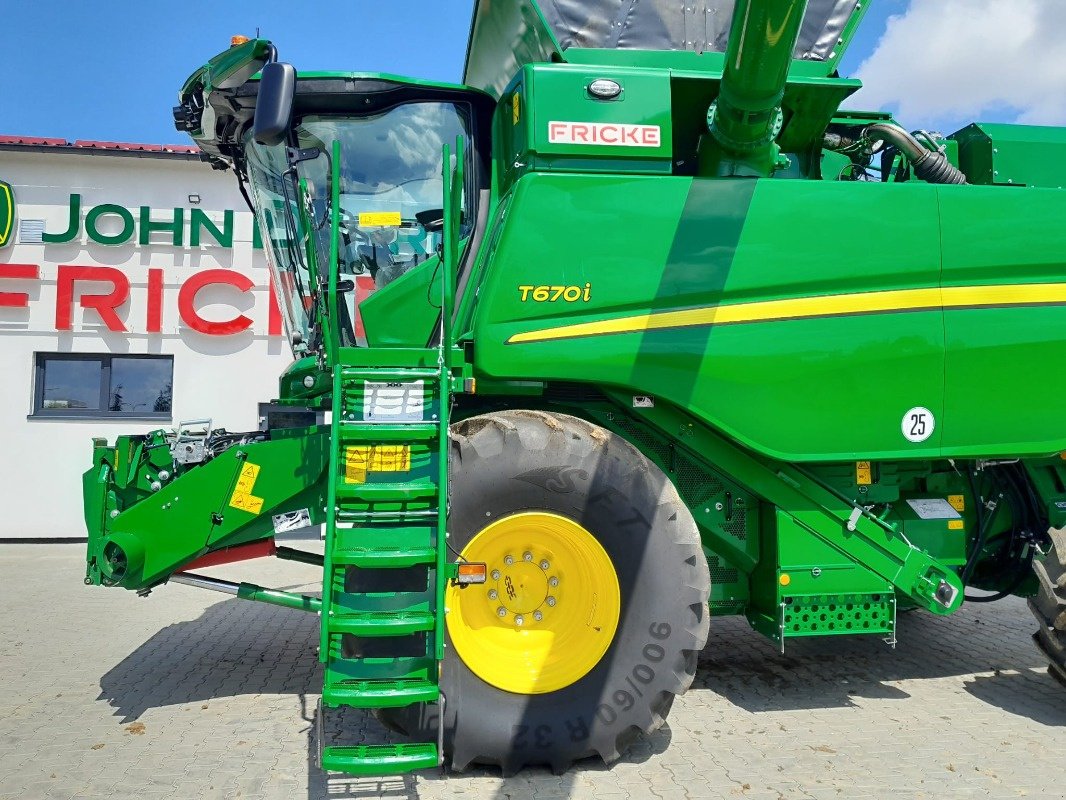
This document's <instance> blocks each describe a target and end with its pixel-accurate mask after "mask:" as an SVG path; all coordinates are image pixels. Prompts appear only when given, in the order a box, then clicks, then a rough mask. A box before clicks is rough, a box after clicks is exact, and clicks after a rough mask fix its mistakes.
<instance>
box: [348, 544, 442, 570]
mask: <svg viewBox="0 0 1066 800" xmlns="http://www.w3.org/2000/svg"><path fill="white" fill-rule="evenodd" d="M436 559H437V551H436V550H435V549H434V548H432V547H404V548H398V547H397V548H392V547H389V548H385V547H363V548H359V549H357V550H335V551H334V552H333V564H334V566H338V567H344V566H350V567H362V568H363V569H401V568H403V567H413V566H415V565H417V564H432V563H433V562H434V561H436Z"/></svg>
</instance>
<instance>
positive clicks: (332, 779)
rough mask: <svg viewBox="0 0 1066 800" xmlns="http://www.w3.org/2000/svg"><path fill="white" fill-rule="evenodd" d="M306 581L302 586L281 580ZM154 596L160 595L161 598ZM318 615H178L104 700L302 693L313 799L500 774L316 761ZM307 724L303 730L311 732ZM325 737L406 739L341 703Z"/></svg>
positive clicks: (655, 748) (295, 732) (515, 787)
mask: <svg viewBox="0 0 1066 800" xmlns="http://www.w3.org/2000/svg"><path fill="white" fill-rule="evenodd" d="M278 588H283V589H297V588H299V587H295V586H294V587H278ZM153 599H154V598H153ZM318 631H319V628H318V617H317V616H315V615H312V614H304V613H301V612H298V611H292V610H289V609H283V608H277V607H274V606H268V605H264V604H261V603H250V602H247V601H244V600H236V599H232V600H223V601H221V602H218V603H215V604H213V605H211V606H209V607H208V608H206V609H205V610H204V611H203V613H202V614H201V615H200V616H199V617H197V618H196V619H193V620H188V621H183V622H177V623H174V624H173V625H168V626H167V627H165V628H163V629H162V630H160V631H159V632H158V633H155V634H154V635H153V636H152V637H151V638H150V639H148V640H147V641H145V642H144V643H143V644H141V645H140V646H139V647H138V648H137V649H136V650H135V651H134V652H132V653H130V655H128V656H127V657H126V658H124V659H123V660H122V661H121V662H119V663H118V664H117V665H115V667H113V668H112V669H111V670H109V671H108V672H107V673H106V674H105V675H104V676H103V677H102V678H101V679H100V695H99V697H98V698H97V699H98V700H105V701H107V702H108V703H109V704H110V705H111V707H112V708H113V709H114V710H115V714H116V715H117V716H119V717H121V720H122V723H123V724H125V723H129V722H133V721H136V720H137V719H138V718H139V717H140V716H141V715H142V714H144V713H145V711H147V710H148V709H153V708H159V707H164V706H172V705H183V704H196V703H208V702H210V701H211V700H216V699H220V698H226V697H237V696H240V695H258V694H262V695H292V696H294V697H298V698H299V701H300V708H301V712H300V716H301V718H302V719H303V724H302V725H300V724H299V723H294V725H293V729H292V732H291V735H292V736H293V737H294V738H295V737H297V736H299V735H301V733H303V735H305V736H306V737H307V787H308V797H309V798H353V799H354V798H369V797H384V798H405V799H407V798H409V799H410V800H415V799H416V798H418V797H419V792H418V785H419V784H424V783H435V782H438V781H456V780H463V779H464V778H469V777H479V776H480V777H489V778H496V779H498V778H499V775H500V773H499V770H498V769H496V768H483V767H478V768H473V769H470V770H468V771H467V772H464V773H458V774H452V773H448V774H441V773H439V772H437V771H427V772H425V773H421V774H419V775H418V776H417V778H416V777H415V776H405V777H396V778H354V777H351V776H344V775H337V774H326V773H323V772H322V771H321V770H319V769H318V767H317V766H316V755H317V746H318V745H317V742H316V741H315V718H314V715H315V707H316V705H317V702H318V695H319V693H320V692H321V688H322V668H321V665H320V664H319V663H318V656H317V652H316V648H317V637H318ZM301 729H302V731H301ZM324 734H325V736H324V738H325V739H326V741H327V743H329V744H384V743H388V742H394V741H403V738H402V737H400V736H399V735H398V734H394V733H392V732H391V731H389V730H388V729H386V728H385V727H384V725H382V724H381V723H380V722H378V720H376V719H375V718H373V717H372V716H371V715H370V714H369V713H367V712H364V711H361V710H359V709H337V710H333V711H330V712H329V713H328V714H327V719H326V725H325V729H324ZM671 735H672V734H671V731H670V727H669V725H664V726H663V727H662V728H660V729H659V730H657V731H655V732H654V733H652V734H651V735H650V736H646V737H643V738H641V739H639V740H638V741H637V742H636V743H635V744H634V745H633V747H632V748H631V749H630V750H629V752H627V753H626V755H625V756H623V758H622V763H630V764H640V763H643V762H645V761H647V760H648V759H649V758H651V757H652V756H654V755H658V754H661V753H663V752H664V751H665V750H666V749H667V748H668V747H669V744H670V739H671ZM605 769H606V767H604V765H603V764H602V762H600V761H599V759H586V760H585V761H582V762H579V763H578V764H577V765H576V766H574V767H572V768H571V769H570V770H569V771H568V772H567V773H566V774H564V775H561V776H558V775H553V774H552V773H551V771H550V770H548V769H544V768H527V769H525V770H523V771H522V772H521V773H519V774H518V775H517V776H515V777H513V778H509V779H508V781H507V784H506V786H507V789H506V790H504V789H502V788H501V789H500V790H499V792H497V793H496V797H498V798H499V800H505V798H517V797H527V796H532V795H533V794H534V793H536V792H540V793H542V794H543V793H545V792H547V793H548V794H550V795H551V796H556V797H566V796H568V795H569V793H570V792H569V789H570V787H572V786H573V784H574V782H575V780H576V776H577V775H579V774H581V773H582V772H587V771H603V770H605Z"/></svg>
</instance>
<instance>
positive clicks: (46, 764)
mask: <svg viewBox="0 0 1066 800" xmlns="http://www.w3.org/2000/svg"><path fill="white" fill-rule="evenodd" d="M315 544H316V543H314V542H303V543H301V546H303V547H308V548H310V547H313V546H315ZM83 553H84V549H83V547H82V546H80V545H57V544H48V545H15V544H6V545H0V587H3V589H2V592H3V593H2V597H3V607H4V616H3V619H2V620H0V676H3V680H2V682H0V800H8V798H11V800H15V799H16V798H19V799H22V798H25V800H30V799H31V798H47V799H48V800H52V798H62V799H63V800H66V798H73V797H78V798H96V797H109V798H152V797H166V798H186V797H188V798H220V799H221V798H237V797H239V798H264V800H273V798H279V799H280V798H286V799H288V798H313V799H316V800H317V798H330V800H340V799H344V798H370V797H384V798H397V800H416V799H417V800H432V798H469V799H470V800H482V798H483V799H484V800H519V799H520V798H545V800H547V798H562V797H571V798H590V799H592V800H625V799H626V798H633V800H640V799H642V798H662V799H663V800H675V799H676V800H701V799H702V798H728V799H729V800H732V798H742V799H743V800H757V799H759V798H770V799H772V800H782V798H784V799H786V800H793V798H795V799H796V800H800V799H806V800H810V799H811V798H815V799H816V800H821V798H832V799H833V800H861V799H862V798H888V797H892V798H911V797H913V798H930V800H933V799H934V798H935V800H944V798H952V799H954V798H1018V797H1031V798H1058V797H1062V796H1064V795H1066V758H1064V757H1063V755H1064V751H1066V689H1063V688H1062V687H1061V686H1059V685H1058V684H1056V683H1055V682H1054V681H1053V680H1052V679H1051V678H1050V677H1049V676H1048V675H1047V673H1046V671H1045V669H1044V664H1043V663H1042V661H1041V658H1040V656H1039V654H1038V653H1037V651H1036V649H1035V647H1033V645H1032V642H1031V641H1030V639H1029V636H1030V634H1031V632H1032V629H1033V627H1034V623H1033V621H1032V618H1031V616H1030V614H1029V611H1028V610H1027V609H1026V607H1025V603H1024V602H1023V601H1021V600H1016V599H1010V600H1005V601H1003V602H1001V603H994V604H989V605H983V606H982V605H970V606H967V607H965V608H964V609H963V610H962V611H960V612H959V613H958V614H956V615H955V616H954V617H951V618H939V617H934V616H933V615H931V614H925V613H921V612H915V613H910V614H904V615H901V617H900V620H899V626H898V637H899V643H898V645H897V647H896V648H895V649H892V648H890V647H889V646H888V645H886V644H885V643H884V642H882V641H881V640H879V639H877V638H873V637H871V638H861V637H851V638H845V637H840V638H827V639H813V640H801V641H798V642H790V643H789V645H788V647H787V650H786V652H785V654H784V655H781V654H780V653H779V652H777V650H776V649H775V648H774V646H773V645H772V644H771V643H770V642H768V641H766V640H764V639H763V638H762V637H760V636H759V635H758V634H756V633H754V632H752V631H751V630H750V629H749V628H748V626H747V624H746V623H745V622H744V621H743V620H742V619H738V618H726V619H713V620H712V625H711V638H710V641H709V642H708V644H707V647H706V649H705V650H704V652H703V653H702V654H701V656H700V660H699V671H698V673H697V676H696V681H695V683H694V685H693V688H692V690H691V691H690V692H689V693H688V694H687V695H685V696H684V697H681V698H678V700H677V701H676V702H675V703H674V707H673V711H672V712H671V715H670V718H669V721H668V723H667V726H666V727H664V728H663V729H661V730H659V731H656V732H655V733H653V734H652V735H651V736H649V737H647V739H646V740H644V741H641V742H638V743H637V746H635V747H634V749H633V750H632V751H631V752H630V753H629V754H628V755H627V756H626V757H625V758H624V759H623V760H622V761H621V762H620V763H618V764H617V765H615V767H614V768H613V769H606V768H604V767H603V765H602V764H598V763H595V762H588V763H582V764H580V765H578V766H576V767H574V768H573V769H571V770H570V771H569V772H567V773H566V774H565V775H563V776H555V775H552V774H551V773H550V772H548V771H547V770H544V769H527V770H524V771H523V772H521V773H520V774H519V775H517V776H514V777H512V778H508V779H503V778H501V777H500V775H499V773H498V771H495V770H491V769H475V770H472V771H470V772H467V773H464V774H461V775H454V774H449V775H443V776H442V775H440V774H439V773H438V772H437V771H430V772H427V773H425V774H420V775H417V776H407V777H403V778H351V777H345V776H339V775H331V776H327V775H324V774H322V773H321V772H320V771H319V770H318V769H317V768H316V767H315V766H314V765H313V757H314V741H313V731H314V725H313V715H314V708H315V704H316V702H317V699H318V691H319V689H320V687H321V671H320V668H319V665H318V661H317V656H316V651H315V647H316V644H317V638H316V634H317V630H318V625H317V618H316V617H314V616H311V615H305V614H301V613H299V612H295V611H289V610H286V609H280V608H274V607H272V606H266V605H260V604H255V603H247V602H244V601H241V600H236V599H232V598H229V597H227V596H226V595H221V594H215V593H210V592H205V591H202V590H197V589H194V588H192V587H187V586H178V585H173V586H165V587H162V588H160V589H158V590H156V591H154V592H152V594H151V595H150V596H149V597H147V598H139V597H137V596H136V595H135V594H133V593H130V592H124V591H121V590H115V589H101V588H97V587H86V586H84V585H82V575H83V573H82V569H83ZM208 572H209V573H210V574H212V575H217V576H218V577H222V578H227V579H231V580H233V579H238V580H240V579H245V580H251V581H254V582H256V583H261V584H263V585H267V586H276V587H280V588H286V589H294V590H298V589H302V590H304V591H312V592H313V591H316V590H317V580H318V576H317V574H316V570H315V569H314V568H313V567H308V566H306V565H301V564H296V563H293V562H276V561H271V560H261V561H253V562H247V563H245V564H238V565H230V566H227V567H219V568H215V569H213V570H209V571H208ZM327 736H328V738H330V739H331V740H332V741H337V742H342V741H344V742H356V741H369V742H381V741H390V740H392V734H389V733H388V732H386V731H383V730H382V729H381V727H380V726H379V725H378V724H377V722H376V721H375V720H374V719H373V718H371V717H370V716H369V715H367V714H365V713H362V712H358V711H355V710H346V711H345V712H343V713H340V714H337V715H336V718H335V719H334V720H333V721H332V723H331V724H330V726H329V728H328V729H327Z"/></svg>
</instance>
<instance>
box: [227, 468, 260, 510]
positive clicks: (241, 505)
mask: <svg viewBox="0 0 1066 800" xmlns="http://www.w3.org/2000/svg"><path fill="white" fill-rule="evenodd" d="M258 477H259V465H258V464H250V463H245V464H244V466H243V467H241V472H240V475H238V476H237V486H236V488H234V490H233V494H232V495H230V499H229V504H230V506H231V507H233V508H237V509H240V510H241V511H247V512H248V513H249V514H258V513H259V512H260V511H262V510H263V498H262V497H256V496H255V495H253V494H252V489H253V488H254V487H255V480H256V478H258Z"/></svg>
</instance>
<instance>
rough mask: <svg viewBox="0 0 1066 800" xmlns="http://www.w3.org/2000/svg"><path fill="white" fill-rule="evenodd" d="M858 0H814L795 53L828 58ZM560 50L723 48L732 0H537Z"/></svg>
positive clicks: (803, 56) (731, 14) (802, 55)
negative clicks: (682, 0)
mask: <svg viewBox="0 0 1066 800" xmlns="http://www.w3.org/2000/svg"><path fill="white" fill-rule="evenodd" d="M858 3H859V0H810V2H809V3H808V4H807V13H806V15H805V17H804V19H803V27H802V29H801V30H800V36H799V41H798V42H797V43H796V49H795V51H794V53H793V57H794V58H802V59H807V60H812V61H826V60H828V58H829V57H830V54H831V53H833V51H834V47H835V45H836V44H837V43H838V40H839V39H840V38H842V34H843V33H844V26H845V25H846V24H847V22H848V20H849V19H850V18H851V15H852V13H853V12H854V11H855V7H856V6H857V5H858ZM537 5H538V6H539V7H540V12H541V14H543V16H544V21H545V22H547V23H548V27H549V28H550V29H551V32H552V34H553V35H554V37H555V40H556V42H558V44H559V48H560V49H561V50H564V51H565V50H567V49H568V48H571V47H583V48H593V49H612V50H698V51H704V52H706V51H713V52H719V53H724V52H725V49H726V43H727V41H728V39H729V24H730V20H732V18H733V5H734V3H733V0H704V2H694V3H693V2H687V3H681V2H678V0H538V2H537Z"/></svg>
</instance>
